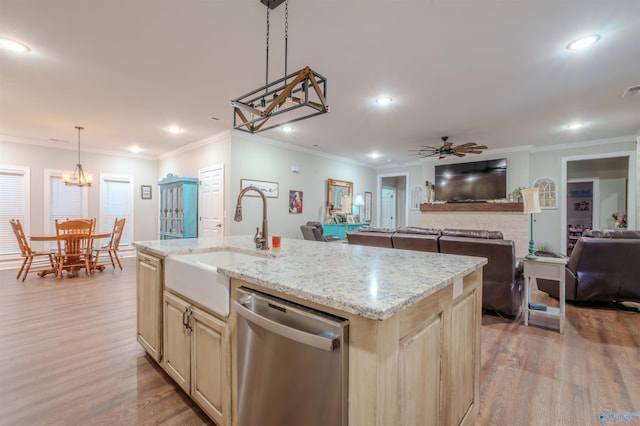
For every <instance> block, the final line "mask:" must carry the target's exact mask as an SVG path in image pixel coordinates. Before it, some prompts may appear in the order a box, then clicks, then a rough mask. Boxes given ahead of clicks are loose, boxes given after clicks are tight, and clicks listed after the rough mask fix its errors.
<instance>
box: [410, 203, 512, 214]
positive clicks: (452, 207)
mask: <svg viewBox="0 0 640 426" xmlns="http://www.w3.org/2000/svg"><path fill="white" fill-rule="evenodd" d="M420 211H421V212H514V213H523V212H524V203H439V204H420Z"/></svg>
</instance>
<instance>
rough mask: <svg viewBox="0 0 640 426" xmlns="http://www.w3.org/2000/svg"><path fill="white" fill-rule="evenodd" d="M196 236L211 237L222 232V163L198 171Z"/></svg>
mask: <svg viewBox="0 0 640 426" xmlns="http://www.w3.org/2000/svg"><path fill="white" fill-rule="evenodd" d="M198 179H199V183H200V187H199V191H198V212H199V215H200V216H199V220H198V237H201V238H211V237H216V236H218V235H222V234H223V224H224V167H223V166H222V165H220V166H215V167H212V168H209V169H201V170H200V171H199V172H198Z"/></svg>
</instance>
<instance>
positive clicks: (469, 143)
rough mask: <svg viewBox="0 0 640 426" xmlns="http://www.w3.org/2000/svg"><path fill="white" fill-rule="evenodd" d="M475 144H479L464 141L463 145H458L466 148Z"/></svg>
mask: <svg viewBox="0 0 640 426" xmlns="http://www.w3.org/2000/svg"><path fill="white" fill-rule="evenodd" d="M474 145H477V144H476V143H475V142H467V143H463V144H462V145H458V147H463V148H466V147H470V146H474Z"/></svg>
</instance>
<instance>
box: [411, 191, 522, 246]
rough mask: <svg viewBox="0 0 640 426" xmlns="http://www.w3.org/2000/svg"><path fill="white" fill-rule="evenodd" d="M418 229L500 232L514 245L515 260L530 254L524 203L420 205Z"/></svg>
mask: <svg viewBox="0 0 640 426" xmlns="http://www.w3.org/2000/svg"><path fill="white" fill-rule="evenodd" d="M420 211H421V213H422V217H421V220H420V226H422V227H423V228H435V229H445V228H450V229H477V230H487V231H501V232H502V234H503V235H504V239H505V240H513V241H514V242H515V250H516V257H518V258H521V257H524V256H526V255H527V253H528V252H529V215H526V214H524V204H523V203H500V202H498V203H468V204H467V203H450V204H448V203H444V204H421V205H420Z"/></svg>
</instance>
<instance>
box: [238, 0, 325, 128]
mask: <svg viewBox="0 0 640 426" xmlns="http://www.w3.org/2000/svg"><path fill="white" fill-rule="evenodd" d="M283 1H284V3H285V24H284V30H285V31H284V77H282V78H280V79H278V80H275V81H272V82H269V24H270V22H269V21H270V11H271V9H275V8H276V7H278V6H279V5H280V4H282V3H283ZM261 2H262V3H263V4H264V5H265V6H267V37H266V39H267V55H266V66H265V85H264V86H262V87H259V88H257V89H255V90H253V91H251V92H249V93H247V94H245V95H242V96H240V97H238V98H236V99H233V100H232V101H231V106H232V107H233V128H234V129H238V130H241V131H244V132H248V133H258V132H262V131H265V130H269V129H273V128H274V127H278V126H282V125H284V124H288V123H293V122H296V121H300V120H305V119H307V118H311V117H315V116H316V115H320V114H325V113H327V112H329V106H328V105H327V97H326V93H327V79H326V78H325V77H323V76H322V75H320V74H318V73H317V72H315V71H314V70H312V69H311V68H309V67H308V66H307V67H304V68H303V69H301V70H299V71H296V72H293V73H291V74H287V51H288V41H289V35H288V33H289V0H261ZM269 120H271V121H270V122H269V124H268V125H267V122H268V121H269Z"/></svg>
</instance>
